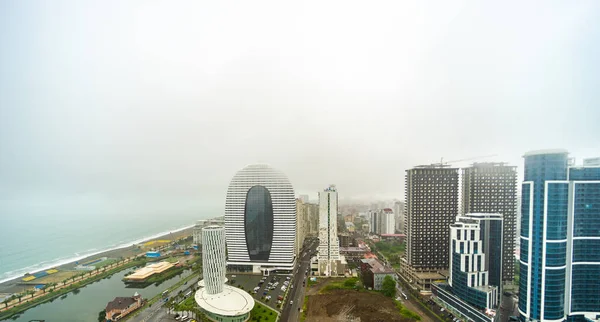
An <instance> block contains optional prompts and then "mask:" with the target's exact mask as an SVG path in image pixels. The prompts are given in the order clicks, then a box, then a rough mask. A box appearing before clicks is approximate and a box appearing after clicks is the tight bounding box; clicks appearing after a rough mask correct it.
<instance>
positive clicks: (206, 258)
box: [194, 226, 254, 321]
mask: <svg viewBox="0 0 600 322" xmlns="http://www.w3.org/2000/svg"><path fill="white" fill-rule="evenodd" d="M202 253H203V257H202V273H203V274H202V275H203V277H204V279H203V280H201V281H200V282H198V286H199V287H200V288H199V290H198V291H196V294H195V295H194V299H195V300H196V303H197V304H198V306H199V307H200V309H201V310H202V312H204V314H206V315H207V316H208V317H209V318H210V319H211V321H248V320H249V319H250V311H251V310H252V308H253V307H254V299H253V298H252V296H250V294H248V293H246V292H245V291H243V290H241V289H239V288H237V287H233V286H230V285H226V284H225V282H226V281H227V278H226V277H225V270H226V262H225V229H224V228H223V227H221V226H207V227H204V228H202Z"/></svg>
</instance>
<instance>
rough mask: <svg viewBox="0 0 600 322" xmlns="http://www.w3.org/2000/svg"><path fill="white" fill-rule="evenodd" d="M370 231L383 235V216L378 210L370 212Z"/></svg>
mask: <svg viewBox="0 0 600 322" xmlns="http://www.w3.org/2000/svg"><path fill="white" fill-rule="evenodd" d="M368 217H369V231H370V232H371V233H373V234H381V214H380V213H379V211H377V210H376V209H371V210H369V214H368Z"/></svg>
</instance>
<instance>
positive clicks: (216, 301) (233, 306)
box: [194, 285, 254, 316]
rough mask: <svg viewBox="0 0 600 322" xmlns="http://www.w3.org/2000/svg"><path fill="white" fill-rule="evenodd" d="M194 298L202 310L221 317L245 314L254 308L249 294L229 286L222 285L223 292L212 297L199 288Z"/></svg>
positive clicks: (204, 289)
mask: <svg viewBox="0 0 600 322" xmlns="http://www.w3.org/2000/svg"><path fill="white" fill-rule="evenodd" d="M194 298H195V300H196V303H198V305H199V306H200V307H201V308H202V309H204V310H206V311H209V312H211V313H214V314H218V315H223V316H238V315H242V314H246V313H248V312H250V311H251V310H252V308H253V307H254V299H253V298H252V296H250V294H248V293H247V292H245V291H243V290H241V289H239V288H237V287H233V286H230V285H223V292H221V293H218V294H212V295H211V294H208V293H207V292H206V288H200V289H199V290H198V291H197V292H196V295H195V296H194Z"/></svg>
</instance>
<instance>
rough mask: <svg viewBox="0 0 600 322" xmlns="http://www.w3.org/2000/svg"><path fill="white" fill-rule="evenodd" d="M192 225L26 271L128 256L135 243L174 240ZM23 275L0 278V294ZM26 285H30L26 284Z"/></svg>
mask: <svg viewBox="0 0 600 322" xmlns="http://www.w3.org/2000/svg"><path fill="white" fill-rule="evenodd" d="M194 225H195V224H193V225H188V226H184V227H181V228H176V229H173V230H169V231H164V232H160V233H157V234H154V235H152V236H148V237H143V238H139V239H136V240H134V241H132V242H127V243H122V244H120V245H117V246H115V247H110V248H108V249H105V250H100V251H95V252H91V253H89V254H84V255H80V256H74V257H71V258H68V259H65V260H62V261H57V262H56V263H54V264H53V265H47V266H43V267H42V268H36V269H35V270H32V271H29V272H28V273H30V274H34V273H37V272H41V271H45V270H48V269H51V268H57V269H59V271H69V270H73V269H74V267H75V266H76V264H75V263H76V262H79V261H85V260H90V259H92V258H95V257H109V258H114V257H128V256H127V254H128V253H130V256H131V255H133V254H136V253H140V250H139V249H137V247H135V245H139V244H141V243H144V242H149V241H152V240H159V239H165V237H169V239H173V240H174V239H179V238H181V237H183V236H190V235H192V228H193V227H194ZM123 254H124V255H123ZM25 269H26V268H24V269H22V270H23V271H24V270H25ZM23 276H24V273H21V274H19V275H18V276H16V275H15V276H13V277H10V278H5V279H3V280H0V294H1V293H14V292H11V291H10V289H11V288H18V287H19V285H25V284H24V283H21V282H22V281H21V278H23ZM42 284H43V283H42ZM28 287H31V285H28ZM24 288H26V287H24Z"/></svg>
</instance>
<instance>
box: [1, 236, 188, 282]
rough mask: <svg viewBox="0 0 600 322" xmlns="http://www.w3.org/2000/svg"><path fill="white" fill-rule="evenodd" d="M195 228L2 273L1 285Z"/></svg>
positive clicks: (122, 243)
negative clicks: (27, 275)
mask: <svg viewBox="0 0 600 322" xmlns="http://www.w3.org/2000/svg"><path fill="white" fill-rule="evenodd" d="M192 227H194V225H188V226H184V227H181V228H176V229H170V230H168V231H163V232H160V233H156V234H154V235H152V236H146V237H142V238H138V239H136V240H132V241H127V240H121V241H119V242H118V243H116V244H113V245H110V246H108V247H106V248H103V249H98V248H92V249H89V250H86V251H83V252H75V253H73V255H70V256H64V257H60V258H57V259H53V260H49V261H43V262H40V263H38V264H35V265H31V266H27V267H23V268H19V269H15V270H12V271H8V272H6V273H2V274H0V283H4V282H7V281H10V280H12V279H15V278H17V277H20V276H23V275H24V274H25V273H31V274H33V273H37V272H40V271H45V270H47V269H50V268H53V267H57V266H61V265H65V264H69V263H72V262H76V261H79V260H82V259H84V258H86V257H89V256H94V255H98V254H101V253H104V252H108V251H111V250H116V249H121V248H126V247H129V246H131V245H135V244H139V243H143V242H145V241H148V240H152V239H155V238H158V237H160V236H164V235H167V234H169V233H175V232H179V231H182V230H185V229H189V228H192Z"/></svg>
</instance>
